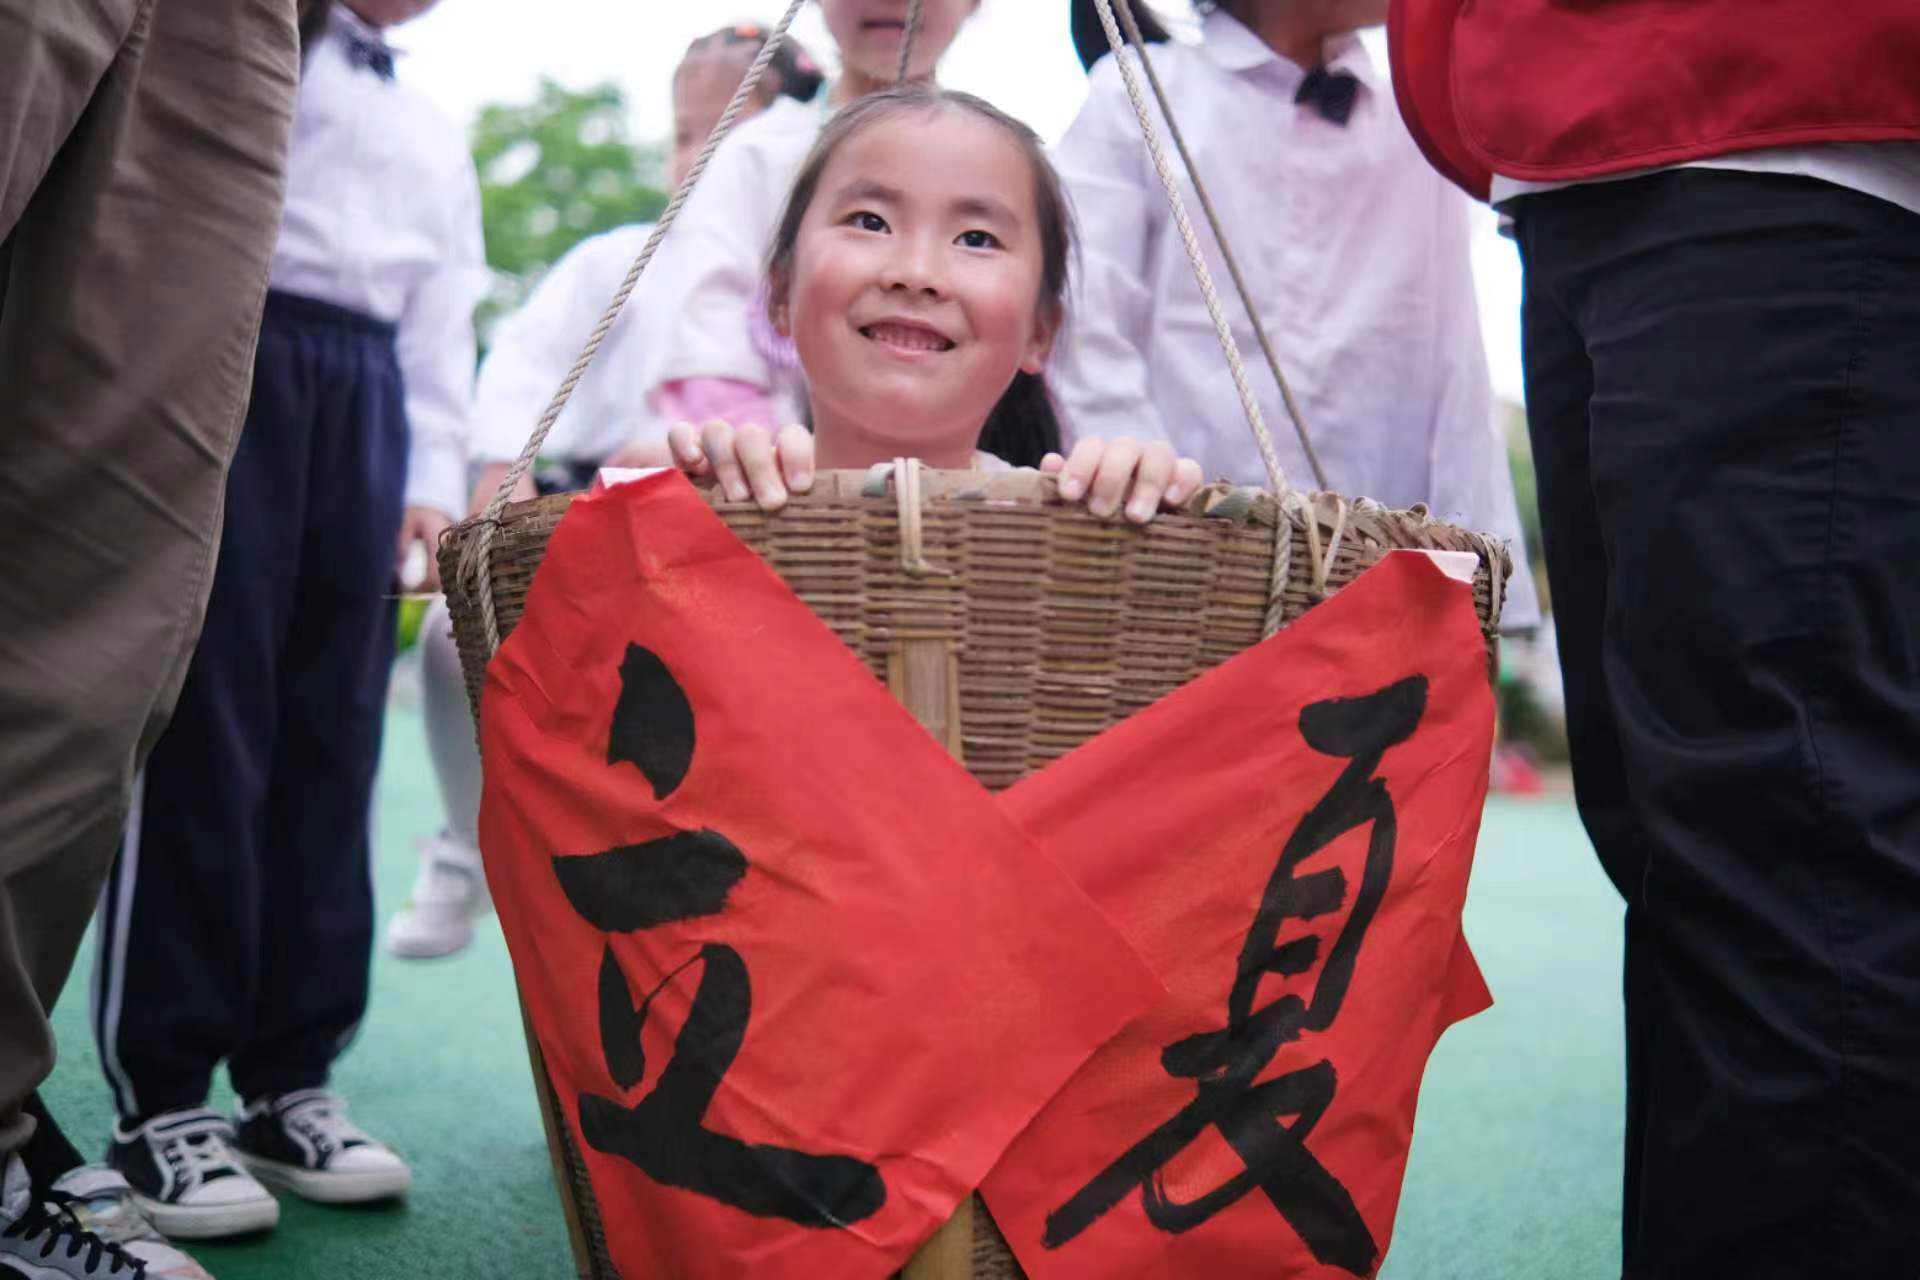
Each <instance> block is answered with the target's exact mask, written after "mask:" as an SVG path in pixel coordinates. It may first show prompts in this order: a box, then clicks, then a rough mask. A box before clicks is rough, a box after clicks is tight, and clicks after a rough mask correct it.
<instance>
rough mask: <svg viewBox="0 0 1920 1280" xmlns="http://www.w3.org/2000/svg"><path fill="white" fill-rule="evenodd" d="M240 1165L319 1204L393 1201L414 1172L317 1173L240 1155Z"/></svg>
mask: <svg viewBox="0 0 1920 1280" xmlns="http://www.w3.org/2000/svg"><path fill="white" fill-rule="evenodd" d="M240 1161H241V1163H243V1164H245V1165H246V1166H247V1172H248V1173H251V1174H252V1175H253V1176H254V1177H256V1178H258V1179H259V1180H260V1181H261V1182H263V1183H265V1184H266V1185H267V1186H269V1187H274V1188H277V1189H279V1190H282V1191H291V1192H292V1193H293V1194H295V1195H297V1196H299V1197H300V1198H301V1199H303V1200H313V1201H316V1202H317V1203H320V1204H368V1203H370V1202H372V1201H375V1200H395V1199H398V1198H399V1197H401V1196H404V1195H405V1194H407V1190H408V1188H410V1187H412V1186H413V1171H412V1170H411V1169H408V1168H406V1167H404V1166H403V1167H401V1168H398V1169H370V1170H366V1171H363V1172H360V1173H317V1172H315V1171H314V1170H312V1169H302V1168H300V1167H299V1166H297V1165H291V1164H281V1163H280V1162H279V1161H277V1160H263V1159H261V1158H260V1157H259V1156H251V1155H247V1154H246V1153H244V1152H242V1153H241V1154H240Z"/></svg>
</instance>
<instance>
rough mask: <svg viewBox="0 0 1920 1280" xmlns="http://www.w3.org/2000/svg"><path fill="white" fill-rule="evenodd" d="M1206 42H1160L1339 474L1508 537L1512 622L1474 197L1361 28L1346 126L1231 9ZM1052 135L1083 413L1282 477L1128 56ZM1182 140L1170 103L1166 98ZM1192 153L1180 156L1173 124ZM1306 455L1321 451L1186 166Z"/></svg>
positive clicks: (1228, 469)
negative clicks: (1066, 193) (1423, 131)
mask: <svg viewBox="0 0 1920 1280" xmlns="http://www.w3.org/2000/svg"><path fill="white" fill-rule="evenodd" d="M1203 33H1204V39H1203V41H1202V43H1200V44H1199V45H1186V44H1165V45H1158V46H1155V47H1154V48H1153V49H1152V51H1151V53H1150V55H1149V56H1151V57H1152V58H1153V61H1154V66H1155V68H1156V69H1157V70H1158V72H1159V73H1160V76H1161V79H1162V80H1163V82H1164V83H1165V85H1166V89H1167V94H1168V96H1169V98H1170V99H1171V100H1172V102H1173V104H1174V111H1175V114H1176V115H1177V116H1178V118H1179V121H1180V124H1181V127H1182V130H1183V132H1184V134H1185V136H1186V139H1187V142H1188V145H1189V146H1190V147H1192V148H1193V151H1194V160H1195V164H1196V165H1197V167H1198V168H1199V171H1200V175H1201V178H1202V180H1203V181H1205V182H1206V183H1207V186H1208V190H1209V193H1210V194H1211V195H1212V197H1213V201H1214V205H1215V207H1216V208H1217V210H1218V211H1219V214H1220V219H1221V222H1222V224H1223V225H1224V226H1225V227H1226V228H1227V233H1228V236H1229V238H1230V239H1231V241H1232V244H1233V249H1234V252H1235V255H1236V257H1237V258H1238V260H1239V262H1240V266H1241V269H1242V271H1243V272H1244V273H1245V274H1246V276H1247V280H1248V284H1249V286H1250V288H1251V289H1252V291H1253V293H1254V296H1255V297H1256V299H1258V301H1259V303H1260V306H1261V312H1262V314H1261V320H1262V322H1263V323H1264V324H1265V326H1266V330H1267V334H1268V336H1269V337H1270V338H1271V339H1272V341H1273V344H1274V349H1275V351H1276V353H1277V354H1278V355H1279V358H1280V361H1281V368H1282V370H1283V371H1284V372H1285V373H1286V375H1287V377H1288V379H1289V381H1290V383H1291V385H1292V386H1293V389H1294V393H1295V395H1296V396H1297V397H1298V398H1299V400H1300V403H1301V409H1302V412H1303V414H1304V416H1305V418H1306V421H1307V427H1308V429H1309V430H1310V431H1311V432H1312V436H1313V443H1314V447H1315V450H1316V451H1317V452H1318V454H1319V456H1320V460H1321V462H1322V463H1323V464H1324V466H1325V467H1326V471H1327V480H1328V484H1329V486H1330V487H1331V488H1332V489H1334V490H1335V491H1336V492H1339V493H1343V494H1346V495H1349V496H1351V497H1368V498H1374V499H1376V500H1378V501H1380V502H1382V503H1385V504H1386V505H1388V506H1390V507H1396V508H1404V507H1410V506H1412V505H1414V504H1416V503H1425V504H1426V505H1427V506H1428V507H1429V508H1430V509H1431V510H1432V511H1433V512H1434V514H1435V515H1437V516H1439V517H1441V518H1443V519H1446V520H1449V521H1453V522H1455V523H1459V524H1462V525H1466V526H1470V527H1472V528H1475V529H1479V530H1483V531H1486V532H1489V533H1493V534H1496V535H1498V536H1500V537H1503V538H1505V539H1507V540H1508V542H1509V543H1510V544H1511V550H1512V555H1513V560H1514V575H1513V579H1512V582H1511V585H1510V596H1509V602H1508V605H1507V609H1506V622H1507V625H1509V626H1510V627H1512V628H1524V627H1531V626H1535V625H1538V622H1539V601H1538V596H1537V593H1536V591H1535V589H1534V585H1533V579H1532V576H1531V574H1530V573H1529V572H1528V570H1527V565H1526V558H1525V550H1524V548H1523V546H1522V544H1521V540H1520V521H1519V513H1518V510H1517V508H1516V506H1515V503H1514V495H1513V479H1512V474H1511V472H1510V470H1509V464H1508V460H1507V452H1506V446H1505V442H1504V440H1503V438H1502V434H1501V430H1500V423H1499V418H1498V414H1497V411H1496V407H1495V403H1494V398H1493V389H1492V385H1491V383H1490V382H1489V379H1488V372H1487V361H1486V351H1485V349H1484V347H1483V346H1482V343H1481V338H1480V319H1479V312H1478V307H1477V304H1476V301H1475V295H1474V286H1473V276H1472V270H1471V265H1470V263H1469V259H1468V221H1467V218H1468V205H1467V201H1466V198H1465V196H1463V195H1462V194H1461V193H1459V192H1458V191H1456V190H1455V189H1454V188H1453V187H1452V186H1450V185H1449V184H1448V183H1447V182H1446V181H1445V180H1444V179H1442V178H1441V177H1440V176H1439V175H1438V174H1436V173H1435V172H1434V171H1433V170H1432V169H1431V168H1430V167H1429V166H1428V164H1427V163H1426V161H1425V159H1424V158H1422V156H1421V155H1420V153H1419V150H1418V148H1417V147H1416V146H1415V145H1414V143H1413V140H1412V138H1411V137H1410V136H1409V135H1408V134H1407V131H1406V129H1405V127H1404V126H1403V125H1402V124H1401V122H1400V115H1399V112H1398V110H1397V109H1396V107H1395V105H1394V102H1393V98H1392V91H1391V89H1390V87H1389V86H1388V85H1387V83H1386V81H1385V80H1384V79H1383V77H1381V76H1380V75H1379V74H1378V73H1377V72H1376V71H1375V69H1374V67H1373V64H1372V61H1371V60H1370V59H1369V57H1368V55H1367V52H1366V49H1365V48H1364V47H1363V46H1362V45H1361V43H1360V41H1359V40H1358V39H1357V38H1354V37H1347V38H1344V39H1341V40H1339V41H1336V42H1335V43H1334V44H1333V45H1331V46H1330V47H1329V49H1328V53H1329V54H1330V58H1329V64H1330V66H1332V67H1333V68H1334V69H1337V70H1343V71H1348V72H1351V73H1353V74H1354V75H1356V76H1357V77H1359V79H1360V82H1361V88H1360V92H1359V95H1358V98H1357V100H1356V101H1355V104H1354V109H1353V114H1352V116H1351V118H1350V119H1349V120H1348V122H1347V124H1346V126H1345V127H1344V128H1343V127H1341V126H1339V125H1336V124H1334V123H1332V122H1331V121H1329V120H1326V119H1325V118H1323V117H1322V116H1320V115H1319V114H1318V113H1317V112H1315V111H1314V110H1313V109H1312V108H1310V107H1306V106H1300V105H1296V104H1295V102H1294V100H1293V99H1294V94H1295V93H1296V92H1297V91H1298V89H1299V87H1300V83H1301V80H1302V79H1303V77H1304V72H1303V71H1302V70H1301V68H1300V67H1298V66H1297V65H1295V64H1294V63H1292V62H1290V61H1288V60H1287V59H1284V58H1282V57H1280V56H1279V55H1277V54H1275V53H1274V52H1273V51H1272V50H1271V49H1270V48H1268V46H1267V45H1266V44H1265V43H1264V42H1262V41H1261V40H1260V39H1259V38H1258V37H1257V36H1255V35H1254V34H1253V33H1252V32H1251V31H1249V30H1248V29H1247V28H1246V27H1245V26H1243V25H1241V24H1240V23H1239V22H1238V21H1236V20H1235V19H1233V18H1232V17H1230V16H1228V15H1227V14H1226V13H1224V12H1222V11H1217V10H1216V11H1215V12H1214V13H1212V14H1211V15H1209V16H1208V17H1207V19H1206V21H1205V24H1204V27H1203ZM1090 81H1091V83H1090V91H1089V97H1088V100H1087V104H1086V106H1085V108H1084V109H1082V111H1081V113H1080V116H1079V118H1078V119H1077V120H1076V121H1075V122H1074V124H1073V127H1072V128H1071V129H1070V130H1069V131H1068V133H1067V136H1066V137H1065V138H1064V139H1063V140H1062V141H1061V143H1060V145H1059V147H1058V148H1057V149H1056V151H1055V155H1054V159H1055V161H1056V162H1057V164H1058V166H1059V168H1060V171H1061V174H1062V176H1063V177H1064V178H1065V179H1066V181H1067V185H1068V188H1069V190H1070V191H1071V193H1072V196H1073V201H1074V206H1075V213H1076V215H1077V217H1078V219H1079V225H1080V233H1081V241H1082V243H1081V261H1080V270H1079V271H1078V273H1077V275H1076V281H1075V292H1074V297H1073V299H1072V306H1071V308H1070V311H1069V315H1068V319H1067V324H1066V328H1065V331H1064V332H1063V334H1062V336H1061V339H1060V341H1059V343H1058V344H1057V346H1056V350H1055V354H1054V359H1053V360H1052V362H1051V364H1050V367H1049V369H1048V375H1047V376H1048V382H1049V385H1050V386H1051V387H1052V389H1053V391H1054V394H1055V395H1056V396H1057V398H1058V400H1059V402H1060V404H1061V407H1062V410H1063V413H1064V416H1065V418H1066V428H1067V430H1068V431H1069V432H1070V433H1072V434H1078V435H1093V436H1104V437H1108V438H1112V437H1119V436H1131V437H1134V438H1135V439H1144V440H1165V441H1167V442H1169V443H1171V444H1172V445H1173V446H1174V447H1175V448H1176V449H1178V450H1179V451H1180V452H1181V453H1183V454H1190V455H1192V456H1193V457H1196V458H1198V459H1199V460H1200V463H1201V466H1202V468H1203V469H1204V470H1205V472H1206V473H1207V475H1208V476H1209V477H1210V478H1211V477H1220V476H1224V477H1226V478H1228V479H1231V480H1233V481H1236V482H1238V483H1244V484H1265V483H1266V472H1265V469H1264V468H1263V466H1262V464H1261V460H1260V454H1259V450H1258V448H1257V447H1256V446H1255V444H1254V441H1253V438H1252V435H1251V433H1250V431H1249V429H1248V427H1247V423H1246V418H1245V415H1244V413H1243V411H1242V409H1241V406H1240V400H1239V397H1238V395H1237V394H1236V392H1235V390H1234V387H1233V381H1232V378H1231V377H1230V375H1229V374H1228V372H1227V364H1226V360H1225V358H1224V357H1223V356H1222V355H1221V352H1220V347H1219V342H1218V340H1217V339H1216V337H1215V336H1214V330H1213V324H1212V322H1211V320H1210V319H1209V318H1208V316H1207V312H1206V307H1205V305H1204V303H1203V302H1202V300H1201V295H1200V289H1199V286H1198V285H1197V284H1196V283H1195V282H1194V279H1193V273H1192V269H1191V267H1190V266H1189V265H1188V262H1187V256H1186V252H1185V249H1184V248H1183V247H1182V245H1181V242H1180V238H1179V234H1178V232H1177V231H1176V230H1175V228H1174V226H1173V221H1172V215H1171V213H1170V211H1169V210H1168V208H1167V203H1166V196H1165V194H1164V192H1163V190H1162V188H1161V186H1160V182H1159V179H1158V178H1157V177H1156V175H1155V173H1154V171H1153V166H1152V163H1151V161H1150V160H1149V159H1148V156H1147V153H1146V148H1145V145H1144V143H1143V142H1142V139H1141V136H1140V126H1139V123H1138V121H1137V120H1136V118H1135V116H1134V113H1133V108H1132V106H1131V104H1130V103H1129V101H1128V98H1127V95H1126V89H1125V86H1124V84H1123V83H1122V81H1121V79H1120V74H1119V71H1118V69H1117V68H1116V67H1115V66H1114V63H1113V59H1112V58H1111V57H1108V58H1105V59H1103V60H1101V61H1100V62H1099V63H1098V64H1096V65H1095V67H1094V69H1093V72H1092V75H1091V77H1090ZM1154 116H1155V121H1156V124H1157V125H1158V126H1159V128H1160V131H1161V137H1162V139H1163V140H1166V139H1167V131H1166V123H1165V121H1164V119H1161V118H1160V117H1159V113H1158V111H1157V110H1155V112H1154ZM1168 152H1169V156H1170V157H1171V158H1172V159H1173V163H1174V166H1175V170H1176V172H1178V171H1179V167H1180V166H1179V159H1178V157H1177V155H1174V153H1173V152H1172V147H1171V143H1170V142H1169V143H1168ZM1182 186H1183V188H1184V192H1183V194H1184V196H1185V199H1186V203H1187V208H1188V211H1189V213H1190V216H1191V217H1192V219H1193V221H1194V223H1195V226H1196V229H1197V230H1198V233H1199V236H1200V241H1201V244H1202V245H1203V247H1204V249H1205V252H1206V254H1207V259H1208V265H1209V266H1210V267H1211V268H1212V271H1213V275H1214V279H1215V281H1216V283H1217V284H1218V287H1219V289H1220V291H1221V293H1222V296H1223V300H1224V302H1225V305H1226V308H1227V313H1228V315H1229V317H1230V318H1231V319H1232V323H1233V329H1234V334H1235V337H1236V338H1237V339H1238V340H1239V344H1240V350H1241V352H1242V354H1243V356H1244V357H1245V360H1246V363H1247V370H1248V374H1249V377H1250V379H1251V381H1252V383H1253V386H1254V390H1255V392H1256V394H1257V395H1258V398H1259V401H1260V408H1261V412H1262V414H1263V415H1264V417H1265V419H1266V422H1267V425H1268V428H1269V430H1270V431H1271V432H1272V434H1273V438H1274V443H1275V445H1276V446H1277V448H1278V450H1279V454H1280V460H1281V464H1282V465H1283V466H1284V467H1285V469H1286V471H1287V475H1288V479H1289V480H1290V482H1291V483H1293V484H1294V485H1296V486H1298V487H1302V488H1306V487H1311V486H1312V485H1313V483H1314V481H1313V473H1312V470H1311V468H1310V467H1309V466H1308V464H1307V460H1306V456H1305V454H1304V453H1303V452H1302V451H1301V449H1300V446H1299V443H1298V441H1297V440H1296V438H1295V436H1294V433H1293V428H1292V424H1291V423H1290V421H1289V420H1288V418H1287V414H1286V409H1285V406H1284V404H1283V403H1282V401H1281V398H1280V392H1279V388H1278V387H1277V386H1276V385H1275V383H1274V381H1273V377H1272V375H1271V374H1270V373H1269V372H1268V370H1267V368H1266V365H1265V362H1264V360H1263V358H1262V357H1261V354H1260V348H1259V344H1258V342H1257V340H1256V339H1255V337H1254V333H1253V329H1252V326H1251V325H1250V324H1249V323H1248V322H1247V321H1246V319H1245V316H1244V313H1243V310H1242V308H1241V306H1240V303H1239V300H1238V298H1237V297H1236V296H1235V295H1234V293H1233V290H1232V285H1231V282H1230V280H1229V277H1228V274H1227V270H1226V265H1225V262H1224V260H1223V259H1222V258H1221V256H1220V254H1219V251H1218V248H1217V246H1216V245H1215V243H1214V240H1213V236H1212V234H1211V232H1210V231H1209V230H1208V229H1207V227H1206V224H1205V222H1204V220H1203V219H1202V217H1201V214H1200V205H1199V201H1198V199H1197V198H1196V197H1195V195H1194V192H1193V188H1192V186H1191V184H1190V183H1188V182H1187V181H1186V180H1185V178H1184V177H1183V178H1182Z"/></svg>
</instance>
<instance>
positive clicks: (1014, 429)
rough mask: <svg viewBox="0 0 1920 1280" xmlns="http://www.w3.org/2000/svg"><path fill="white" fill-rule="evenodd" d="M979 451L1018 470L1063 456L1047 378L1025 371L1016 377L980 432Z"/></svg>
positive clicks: (1057, 418) (1057, 416)
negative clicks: (1048, 456)
mask: <svg viewBox="0 0 1920 1280" xmlns="http://www.w3.org/2000/svg"><path fill="white" fill-rule="evenodd" d="M979 447H980V449H981V450H982V451H983V452H986V453H990V454H992V455H993V456H994V457H996V458H1000V459H1002V460H1004V461H1006V462H1009V463H1012V464H1013V465H1014V466H1016V467H1037V466H1039V465H1040V459H1042V458H1044V457H1046V456H1047V455H1048V454H1050V453H1058V452H1060V417H1059V415H1058V414H1056V413H1055V412H1054V409H1053V397H1052V396H1050V395H1049V394H1047V380H1046V379H1045V378H1044V377H1042V376H1041V375H1039V374H1037V373H1027V372H1026V371H1025V370H1022V371H1021V372H1019V373H1016V374H1014V375H1013V382H1012V384H1011V385H1009V386H1008V387H1007V390H1006V393H1005V394H1004V395H1002V396H1001V397H1000V402H999V403H998V404H996V405H994V406H993V412H992V413H990V414H988V415H987V422H986V425H985V426H983V427H981V428H980V446H979Z"/></svg>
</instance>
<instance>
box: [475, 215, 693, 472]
mask: <svg viewBox="0 0 1920 1280" xmlns="http://www.w3.org/2000/svg"><path fill="white" fill-rule="evenodd" d="M652 232H653V224H652V223H642V224H637V225H634V226H628V227H618V228H615V229H614V230H612V231H608V232H606V233H605V234H603V235H597V236H594V237H592V238H591V239H588V240H583V241H581V242H580V243H579V244H577V245H575V246H574V247H573V248H572V249H570V250H568V251H567V254H566V256H565V257H563V258H561V259H560V261H558V262H556V263H554V264H553V266H552V268H551V269H549V270H548V272H547V274H546V276H545V277H544V278H542V279H541V281H540V283H539V284H538V285H537V286H536V287H535V288H534V290H533V292H532V293H531V294H530V295H528V297H527V300H526V302H525V303H524V304H522V305H521V307H520V309H519V310H518V311H515V312H514V313H513V314H512V315H511V316H508V317H507V318H506V319H504V320H502V321H501V322H500V323H499V325H498V326H497V327H495V329H494V331H493V342H492V345H491V346H490V347H489V348H488V350H487V358H486V360H485V361H484V362H483V363H482V364H481V366H480V382H479V386H478V387H477V388H476V390H475V392H474V398H473V435H472V439H471V448H472V454H473V460H474V461H475V462H477V463H482V464H484V463H489V462H511V461H512V460H513V459H515V458H518V457H519V456H520V450H521V449H523V448H525V447H526V443H527V437H528V436H530V435H532V434H533V428H534V424H535V423H537V422H538V421H539V420H540V415H541V414H542V413H544V412H546V408H547V405H548V403H549V402H551V401H552V399H553V393H554V392H555V391H556V390H558V389H559V386H560V383H561V381H562V380H563V379H565V377H566V376H567V371H568V370H569V369H571V368H573V362H574V361H575V360H576V359H578V358H579V356H580V350H581V348H582V347H584V346H585V345H586V342H587V337H588V336H589V335H590V334H591V333H592V332H593V327H594V326H595V325H596V324H598V323H599V322H600V317H601V315H603V314H604V313H605V312H606V309H607V303H609V302H611V301H612V300H613V293H614V290H615V289H617V288H619V286H620V282H621V281H622V280H624V279H625V278H626V275H627V272H628V270H630V269H631V268H632V266H633V261H634V259H635V258H637V257H639V256H640V250H641V249H642V248H643V247H645V245H646V243H647V237H648V236H649V235H651V234H652ZM675 235H678V233H677V232H676V233H675ZM668 243H671V237H670V238H669V239H668V240H667V241H663V242H662V248H661V249H660V250H659V251H658V252H657V253H656V254H655V255H654V260H653V262H652V263H650V264H649V265H648V267H647V272H646V274H645V275H643V276H641V277H640V284H639V286H638V287H637V288H636V289H635V290H634V293H633V296H631V297H630V298H628V299H627V305H626V306H625V307H623V308H621V311H620V318H619V319H618V320H616V321H614V323H613V328H612V329H611V330H610V331H609V332H608V333H607V338H606V341H605V342H604V343H603V344H602V345H601V347H600V351H599V354H598V355H596V356H595V357H594V361H593V363H592V364H591V365H589V366H587V372H586V375H585V376H584V377H582V378H581V379H580V384H579V385H578V386H576V387H575V388H574V389H573V398H572V399H570V400H568V401H567V407H566V408H565V409H563V410H561V412H560V417H559V419H558V420H557V421H556V422H555V423H554V424H553V430H552V431H551V432H550V433H549V434H548V436H547V440H546V444H545V445H544V446H542V448H541V452H542V453H543V454H548V455H552V456H556V457H562V458H567V459H570V460H573V461H577V462H599V461H601V460H603V459H605V458H606V457H607V456H608V455H610V454H612V453H614V452H616V451H617V450H619V449H621V448H622V447H624V446H626V445H628V444H632V443H634V442H635V441H638V440H644V439H648V438H651V437H655V436H658V437H660V438H664V436H665V433H664V430H663V428H662V427H661V426H660V424H659V423H657V422H656V421H655V419H654V416H653V415H652V414H651V413H649V412H648V410H647V407H646V378H647V376H648V373H649V370H650V369H651V367H652V364H653V362H654V360H655V359H656V358H657V355H658V353H659V350H660V348H661V346H662V345H663V344H664V341H665V335H666V334H667V333H668V332H669V331H670V330H671V329H672V323H671V318H672V313H671V312H670V311H668V310H666V309H665V308H664V307H662V306H661V305H660V304H659V302H658V300H657V293H656V291H655V290H654V289H652V288H650V287H649V286H650V285H651V284H652V283H653V280H654V274H653V273H654V270H655V268H657V267H658V266H659V265H661V263H662V262H663V261H664V256H665V254H666V253H667V249H666V248H665V247H664V246H665V245H666V244H668Z"/></svg>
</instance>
